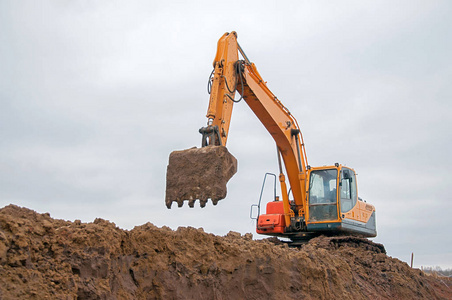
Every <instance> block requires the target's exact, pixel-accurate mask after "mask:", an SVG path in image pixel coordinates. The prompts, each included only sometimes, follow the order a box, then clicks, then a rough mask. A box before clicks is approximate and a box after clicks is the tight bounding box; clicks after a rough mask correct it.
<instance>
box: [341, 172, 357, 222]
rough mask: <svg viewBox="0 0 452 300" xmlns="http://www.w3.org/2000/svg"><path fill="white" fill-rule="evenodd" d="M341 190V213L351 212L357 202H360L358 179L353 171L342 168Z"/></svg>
mask: <svg viewBox="0 0 452 300" xmlns="http://www.w3.org/2000/svg"><path fill="white" fill-rule="evenodd" d="M339 190H340V192H339V195H340V202H341V213H346V212H349V211H350V210H351V209H352V208H353V207H355V205H356V201H357V200H358V193H357V189H356V177H355V172H353V170H350V169H348V168H342V170H341V176H340V182H339Z"/></svg>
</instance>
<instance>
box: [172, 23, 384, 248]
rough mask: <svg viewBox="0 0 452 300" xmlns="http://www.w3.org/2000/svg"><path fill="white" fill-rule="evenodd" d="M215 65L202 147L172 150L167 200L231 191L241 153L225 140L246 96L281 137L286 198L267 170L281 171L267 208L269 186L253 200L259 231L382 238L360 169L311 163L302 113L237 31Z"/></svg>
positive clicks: (203, 198)
mask: <svg viewBox="0 0 452 300" xmlns="http://www.w3.org/2000/svg"><path fill="white" fill-rule="evenodd" d="M239 53H240V55H241V58H242V59H239ZM213 66H214V69H213V71H212V74H211V76H210V78H209V85H208V91H209V93H210V100H209V106H208V111H207V115H206V117H207V126H205V127H202V128H201V129H200V130H199V132H200V133H201V134H202V142H201V146H202V147H201V148H191V149H187V150H181V151H173V152H172V153H171V154H170V158H169V164H168V168H167V187H166V199H165V201H166V205H167V207H168V208H171V204H172V203H173V202H177V203H178V205H179V207H181V206H182V205H183V202H184V201H185V200H187V201H188V202H189V205H190V207H193V206H194V202H195V201H196V200H197V199H199V201H200V204H201V207H204V206H205V205H206V203H207V201H208V199H211V200H212V202H213V204H214V205H216V204H217V202H218V201H219V200H221V199H223V198H225V197H226V183H227V181H228V180H229V179H230V178H231V177H232V176H233V175H234V173H235V172H236V170H237V160H236V159H235V157H234V156H232V154H230V153H229V152H228V150H227V149H226V147H225V146H226V142H227V140H228V137H229V125H230V122H231V114H232V108H233V106H234V104H235V103H237V102H239V101H241V100H243V101H244V102H245V103H246V104H247V105H248V106H249V107H250V109H251V111H252V112H253V113H254V114H255V115H256V117H257V118H258V119H259V120H260V122H261V123H262V125H263V126H264V127H265V128H266V129H267V131H268V132H269V133H270V135H271V136H272V138H273V139H274V141H275V142H276V149H277V158H278V165H279V176H278V178H279V184H280V187H281V188H280V191H281V195H282V199H280V198H279V196H276V177H277V176H276V175H274V174H270V173H267V174H266V175H265V177H264V184H265V179H266V178H267V175H274V178H275V182H274V184H275V194H274V198H273V199H271V200H272V201H269V202H268V203H267V205H266V212H265V213H264V214H261V213H260V208H261V200H262V191H261V199H259V204H257V205H253V206H252V211H254V212H255V215H256V216H254V217H253V216H251V217H252V218H253V219H256V220H257V222H256V232H257V233H259V234H263V235H269V236H276V237H281V238H288V239H289V240H290V241H292V242H294V243H296V242H300V241H303V240H309V239H310V238H312V237H314V236H318V235H320V234H323V235H355V236H361V237H375V236H376V235H377V231H376V217H375V215H376V211H375V207H374V206H373V205H371V204H368V203H366V201H363V200H362V199H361V198H359V197H358V190H357V181H356V173H355V171H354V169H352V168H349V167H347V166H344V165H341V164H339V163H335V164H334V165H330V166H322V167H311V166H310V165H308V162H307V157H306V150H305V144H304V141H303V136H302V134H301V131H300V127H299V125H298V123H297V120H296V119H295V117H294V116H293V115H292V114H291V113H290V111H289V110H288V109H287V108H286V107H285V106H284V105H283V103H282V102H281V101H280V100H279V99H278V98H277V97H276V96H275V95H274V94H273V93H272V92H271V91H270V90H269V88H268V87H267V83H266V82H265V81H264V80H263V79H262V77H261V75H260V74H259V72H258V71H257V68H256V66H255V64H254V63H252V62H250V60H249V59H248V57H247V56H246V54H245V53H244V51H243V50H242V48H241V47H240V45H239V43H238V42H237V33H236V32H230V33H225V34H224V35H223V36H222V37H221V38H220V39H219V41H218V45H217V53H216V56H215V59H214V62H213ZM236 92H237V93H239V94H240V98H239V99H236V94H235V93H236ZM237 97H238V96H237ZM283 164H284V167H285V168H284V169H285V170H284V169H283ZM284 171H285V173H284ZM286 177H287V180H288V184H287V183H286ZM262 190H263V187H262ZM250 215H251V214H250Z"/></svg>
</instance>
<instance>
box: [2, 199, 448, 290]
mask: <svg viewBox="0 0 452 300" xmlns="http://www.w3.org/2000/svg"><path fill="white" fill-rule="evenodd" d="M332 298H340V299H451V298H452V281H451V280H450V279H447V278H435V277H433V276H427V275H424V273H423V272H421V271H420V270H417V269H411V268H410V267H409V266H408V265H407V264H406V263H403V262H401V261H399V260H397V259H394V258H391V257H389V256H387V255H386V254H385V251H384V247H383V246H382V245H380V244H375V243H373V242H370V241H368V240H366V239H360V238H326V237H318V238H315V239H313V240H311V241H310V242H309V243H307V244H306V245H304V246H302V247H301V248H289V247H287V245H285V244H281V243H279V242H277V240H276V239H265V240H257V241H256V240H253V239H252V235H251V234H245V235H241V234H239V233H236V232H229V233H228V234H227V235H226V236H216V235H213V234H209V233H205V232H204V231H203V230H202V229H195V228H190V227H188V228H183V227H181V228H178V229H177V230H175V231H174V230H171V229H170V228H167V227H163V228H158V227H156V226H154V225H152V224H151V223H147V224H144V225H142V226H137V227H135V228H134V229H132V230H130V231H128V230H122V229H120V228H118V227H116V226H115V224H114V223H111V222H109V221H106V220H103V219H96V220H94V222H92V223H82V222H80V221H75V222H70V221H63V220H55V219H52V218H51V217H50V215H49V214H39V213H36V212H34V211H32V210H29V209H27V208H21V207H18V206H14V205H9V206H7V207H4V208H2V209H0V299H332Z"/></svg>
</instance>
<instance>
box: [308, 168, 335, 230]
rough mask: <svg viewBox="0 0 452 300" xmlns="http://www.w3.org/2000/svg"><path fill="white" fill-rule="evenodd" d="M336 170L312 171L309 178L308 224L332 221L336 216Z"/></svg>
mask: <svg viewBox="0 0 452 300" xmlns="http://www.w3.org/2000/svg"><path fill="white" fill-rule="evenodd" d="M336 187H337V169H326V170H313V171H311V174H310V178H309V222H310V223H313V222H323V221H334V220H337V219H338V214H337V211H338V209H337V192H336Z"/></svg>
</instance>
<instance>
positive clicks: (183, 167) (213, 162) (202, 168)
mask: <svg viewBox="0 0 452 300" xmlns="http://www.w3.org/2000/svg"><path fill="white" fill-rule="evenodd" d="M236 172H237V160H236V159H235V157H234V156H233V155H232V154H230V153H229V151H228V150H227V149H226V147H224V146H208V147H202V148H191V149H187V150H180V151H173V152H171V154H170V157H169V163H168V168H167V172H166V198H165V203H166V206H167V207H168V208H171V204H172V203H173V202H177V204H178V206H179V207H181V206H182V205H183V202H184V200H188V204H189V206H190V207H193V206H194V203H195V200H196V199H199V202H200V205H201V207H204V206H205V205H206V203H207V200H208V199H211V200H212V202H213V204H214V205H216V204H217V202H218V201H219V200H221V199H224V198H225V197H226V183H227V182H228V181H229V179H231V177H232V176H233V175H234V174H235V173H236Z"/></svg>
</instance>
